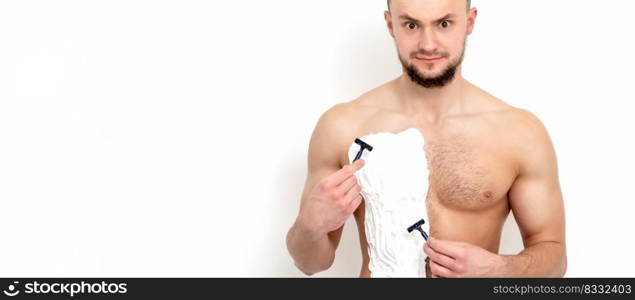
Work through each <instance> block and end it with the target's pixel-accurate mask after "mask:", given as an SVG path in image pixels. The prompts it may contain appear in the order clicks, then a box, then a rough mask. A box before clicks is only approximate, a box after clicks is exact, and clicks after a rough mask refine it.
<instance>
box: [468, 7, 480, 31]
mask: <svg viewBox="0 0 635 300" xmlns="http://www.w3.org/2000/svg"><path fill="white" fill-rule="evenodd" d="M477 15H478V10H477V9H476V7H472V8H471V9H470V12H469V14H468V16H467V35H470V34H472V31H474V24H475V23H476V16H477Z"/></svg>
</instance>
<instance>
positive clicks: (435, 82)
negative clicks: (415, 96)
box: [399, 44, 465, 88]
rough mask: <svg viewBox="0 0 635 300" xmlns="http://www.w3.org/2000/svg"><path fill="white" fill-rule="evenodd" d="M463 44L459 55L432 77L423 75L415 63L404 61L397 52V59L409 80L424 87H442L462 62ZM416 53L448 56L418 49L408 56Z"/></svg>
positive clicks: (451, 78) (412, 56) (413, 55)
mask: <svg viewBox="0 0 635 300" xmlns="http://www.w3.org/2000/svg"><path fill="white" fill-rule="evenodd" d="M463 45H464V46H463V50H461V55H460V56H459V57H458V58H457V59H455V60H454V61H451V62H450V64H448V66H447V67H446V68H445V70H443V72H441V74H439V75H438V76H434V77H426V76H425V75H423V74H422V73H421V72H419V69H417V67H416V66H415V65H413V64H412V63H408V62H406V61H405V60H404V59H403V58H402V57H401V54H399V60H400V61H401V65H402V66H403V68H404V70H405V71H406V73H407V74H408V77H410V80H412V82H414V83H416V84H418V85H420V86H422V87H424V88H442V87H444V86H446V85H447V84H448V83H450V82H451V81H452V80H453V79H454V76H455V75H456V70H457V69H458V67H459V66H460V65H461V63H462V62H463V57H464V55H465V44H463ZM417 54H423V55H426V56H443V57H447V56H448V55H447V54H444V55H438V53H426V52H422V51H418V52H414V53H412V54H411V55H410V58H411V59H414V58H415V56H416V55H417Z"/></svg>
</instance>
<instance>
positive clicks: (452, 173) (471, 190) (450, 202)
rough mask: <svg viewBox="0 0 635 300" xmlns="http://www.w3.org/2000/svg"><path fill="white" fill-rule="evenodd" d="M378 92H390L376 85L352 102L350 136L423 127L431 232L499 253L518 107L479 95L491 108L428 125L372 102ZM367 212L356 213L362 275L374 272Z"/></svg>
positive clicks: (511, 176) (511, 178)
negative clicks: (513, 123) (376, 88)
mask: <svg viewBox="0 0 635 300" xmlns="http://www.w3.org/2000/svg"><path fill="white" fill-rule="evenodd" d="M378 94H381V96H383V97H386V93H385V92H384V93H383V94H382V93H381V92H379V91H376V92H374V93H372V92H371V93H369V94H367V95H365V96H362V97H361V98H360V99H358V100H355V101H353V102H349V103H348V104H347V105H351V106H352V107H354V108H351V111H355V113H356V116H355V117H352V118H354V120H353V121H355V124H354V125H353V124H352V126H353V127H351V128H352V129H351V130H350V131H351V135H352V136H351V140H353V139H354V138H355V137H360V136H364V135H366V134H369V133H374V132H380V131H384V132H395V133H396V132H400V131H402V130H404V129H406V128H410V127H416V128H419V129H420V130H421V132H422V133H423V135H424V140H425V153H426V156H427V160H428V167H429V170H430V176H429V190H428V195H427V197H426V205H427V210H428V218H429V221H430V235H431V236H434V237H437V238H439V239H445V240H453V241H463V242H468V243H471V244H474V245H477V246H480V247H482V248H484V249H487V250H489V251H491V252H494V253H498V248H499V242H500V236H501V232H502V227H503V224H504V222H505V219H506V218H507V215H508V214H509V211H510V206H509V202H508V197H507V192H508V191H509V189H510V187H511V186H512V183H513V182H514V180H515V178H516V174H517V172H516V159H515V157H514V151H513V147H514V143H513V142H512V139H511V138H509V139H506V138H507V137H511V135H512V134H513V130H512V129H510V126H509V125H508V122H509V120H510V119H511V118H513V116H512V115H513V114H514V111H515V110H516V109H515V108H513V107H511V106H508V105H506V104H504V103H503V102H502V101H499V100H498V101H497V100H495V99H493V97H492V99H478V100H475V101H487V103H488V104H489V105H488V106H487V107H488V108H490V109H487V110H484V111H483V112H480V113H476V114H469V115H457V116H452V117H449V118H448V119H446V120H445V121H443V122H442V123H441V124H435V125H429V124H425V123H424V122H421V121H420V120H416V119H413V118H411V117H407V116H403V115H400V114H399V113H397V112H395V111H391V110H388V109H382V108H381V107H380V106H375V105H369V103H373V97H374V96H373V95H375V96H377V95H378ZM479 95H480V94H479ZM483 95H484V94H483ZM483 97H485V96H483ZM490 97H491V96H490ZM491 108H494V109H491ZM346 152H347V150H346V149H342V159H341V163H342V165H346V164H348V163H349V161H348V157H347V155H346ZM364 214H365V206H364V203H362V204H361V205H360V206H359V207H358V209H357V210H356V211H355V214H354V216H355V219H356V222H357V227H358V232H359V234H360V244H361V250H362V256H363V263H362V269H361V272H360V276H362V277H369V276H370V271H369V270H368V262H369V258H368V249H367V247H368V245H367V242H366V236H365V232H364Z"/></svg>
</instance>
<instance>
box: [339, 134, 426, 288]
mask: <svg viewBox="0 0 635 300" xmlns="http://www.w3.org/2000/svg"><path fill="white" fill-rule="evenodd" d="M360 140H362V141H364V142H366V143H367V144H369V145H371V146H372V147H373V151H370V152H369V151H368V150H364V153H363V155H362V157H361V158H362V159H364V160H365V165H364V167H363V168H362V169H361V170H359V171H357V172H355V176H356V177H357V180H358V183H359V185H360V186H361V187H362V192H361V194H362V196H363V197H364V200H365V206H366V211H365V213H366V214H365V224H364V228H365V229H366V239H367V242H368V254H369V257H370V262H369V265H368V268H369V270H370V271H371V276H372V277H426V270H425V259H426V257H427V255H426V254H425V252H423V244H424V239H423V237H422V236H421V233H419V232H418V231H416V230H415V231H413V232H411V233H408V231H407V228H408V227H410V226H411V225H413V224H414V223H416V222H417V221H419V220H421V219H425V221H426V223H425V224H424V226H422V228H423V229H424V230H425V231H426V233H428V234H429V233H430V225H429V221H428V214H427V210H426V204H425V199H426V195H427V192H428V174H429V169H428V162H427V161H426V157H425V151H424V148H423V147H424V139H423V135H422V133H421V131H419V129H417V128H409V129H406V130H404V131H402V132H399V133H396V134H395V133H389V132H379V133H374V134H369V135H366V136H364V137H360ZM359 149H360V147H359V145H357V144H356V143H352V144H351V146H350V147H349V151H348V157H349V161H350V162H352V161H353V159H355V155H356V154H357V152H358V151H359Z"/></svg>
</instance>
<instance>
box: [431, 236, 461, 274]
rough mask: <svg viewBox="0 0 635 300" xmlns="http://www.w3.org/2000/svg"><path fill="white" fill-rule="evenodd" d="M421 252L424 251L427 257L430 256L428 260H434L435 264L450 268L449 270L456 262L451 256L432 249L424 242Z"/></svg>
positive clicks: (452, 268)
mask: <svg viewBox="0 0 635 300" xmlns="http://www.w3.org/2000/svg"><path fill="white" fill-rule="evenodd" d="M428 240H430V239H428ZM423 252H425V253H426V254H427V255H428V257H429V258H430V261H434V262H435V263H436V264H439V265H442V266H443V267H445V268H447V269H450V270H454V269H455V268H454V266H455V264H456V260H455V259H454V258H452V257H449V256H446V255H443V254H441V253H439V252H437V251H435V250H434V249H432V248H431V247H430V246H429V244H428V243H426V244H425V245H424V246H423Z"/></svg>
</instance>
